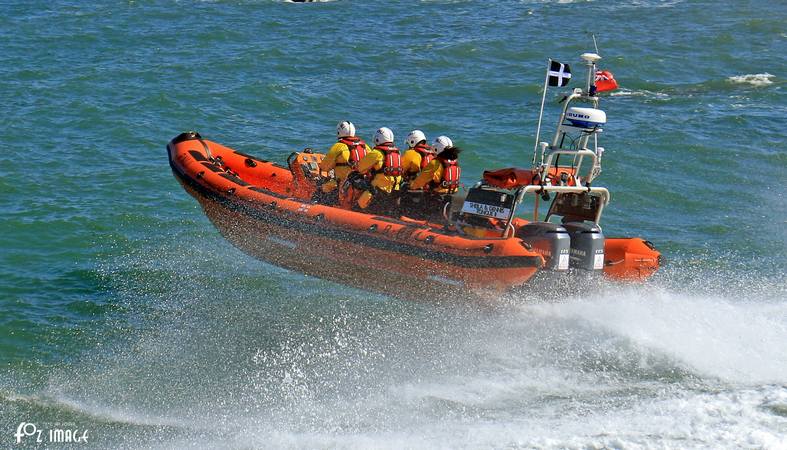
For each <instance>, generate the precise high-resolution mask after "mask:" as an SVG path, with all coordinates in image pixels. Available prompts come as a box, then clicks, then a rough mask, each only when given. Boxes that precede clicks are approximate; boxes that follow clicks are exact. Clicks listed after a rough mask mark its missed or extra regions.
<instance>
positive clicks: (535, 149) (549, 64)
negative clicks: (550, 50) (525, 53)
mask: <svg viewBox="0 0 787 450" xmlns="http://www.w3.org/2000/svg"><path fill="white" fill-rule="evenodd" d="M550 67H552V58H549V61H547V71H546V74H545V75H544V93H543V94H541V110H540V111H539V112H538V127H537V128H536V143H535V145H533V163H532V164H533V165H534V166H535V165H536V155H537V154H538V139H539V138H540V137H541V117H542V116H543V115H544V101H545V100H546V98H547V84H548V83H549V69H550Z"/></svg>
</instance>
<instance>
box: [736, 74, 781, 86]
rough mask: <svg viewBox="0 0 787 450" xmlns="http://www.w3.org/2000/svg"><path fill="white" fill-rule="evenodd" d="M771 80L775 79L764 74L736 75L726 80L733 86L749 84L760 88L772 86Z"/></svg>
mask: <svg viewBox="0 0 787 450" xmlns="http://www.w3.org/2000/svg"><path fill="white" fill-rule="evenodd" d="M773 78H775V76H774V75H771V74H769V73H768V72H765V73H755V74H748V75H736V76H733V77H729V78H727V81H729V82H731V83H735V84H750V85H752V86H756V87H762V86H768V85H771V84H773Z"/></svg>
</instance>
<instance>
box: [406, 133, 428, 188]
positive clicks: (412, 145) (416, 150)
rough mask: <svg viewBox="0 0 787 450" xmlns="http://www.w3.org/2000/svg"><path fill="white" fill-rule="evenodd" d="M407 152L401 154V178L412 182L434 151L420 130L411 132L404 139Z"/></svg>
mask: <svg viewBox="0 0 787 450" xmlns="http://www.w3.org/2000/svg"><path fill="white" fill-rule="evenodd" d="M405 144H406V145H407V150H406V151H405V152H404V153H403V154H402V169H403V171H404V173H403V175H402V176H403V178H404V180H405V181H408V182H409V181H413V180H414V179H415V177H417V176H418V173H419V172H420V171H422V170H423V169H424V168H425V167H426V165H427V164H429V162H430V161H432V159H434V155H435V151H434V149H433V148H432V146H430V145H429V144H428V143H427V142H426V135H425V134H424V132H423V131H421V130H413V131H411V132H410V134H408V135H407V139H405Z"/></svg>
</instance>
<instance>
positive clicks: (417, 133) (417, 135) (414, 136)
mask: <svg viewBox="0 0 787 450" xmlns="http://www.w3.org/2000/svg"><path fill="white" fill-rule="evenodd" d="M425 140H426V135H425V134H424V132H423V131H421V130H413V131H411V132H410V134H408V135H407V139H405V144H407V148H413V147H415V146H416V145H417V144H418V143H419V142H421V141H425Z"/></svg>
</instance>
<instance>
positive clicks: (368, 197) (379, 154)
mask: <svg viewBox="0 0 787 450" xmlns="http://www.w3.org/2000/svg"><path fill="white" fill-rule="evenodd" d="M393 142H394V134H393V131H391V129H390V128H386V127H382V128H380V129H378V130H377V131H376V132H375V133H374V148H373V149H372V150H371V151H370V152H369V153H368V154H367V155H366V156H365V157H364V158H363V159H362V160H361V161H360V162H359V163H358V168H357V171H358V173H359V174H360V175H371V177H372V182H371V186H372V188H371V189H367V190H366V191H364V192H363V193H362V194H361V195H360V197H358V206H360V207H361V209H366V208H367V207H368V206H369V204H370V203H371V202H372V198H373V197H374V193H385V194H389V195H390V194H391V193H393V191H398V190H399V184H400V183H401V182H402V158H401V156H400V155H399V149H398V148H396V146H395V145H394V143H393Z"/></svg>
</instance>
